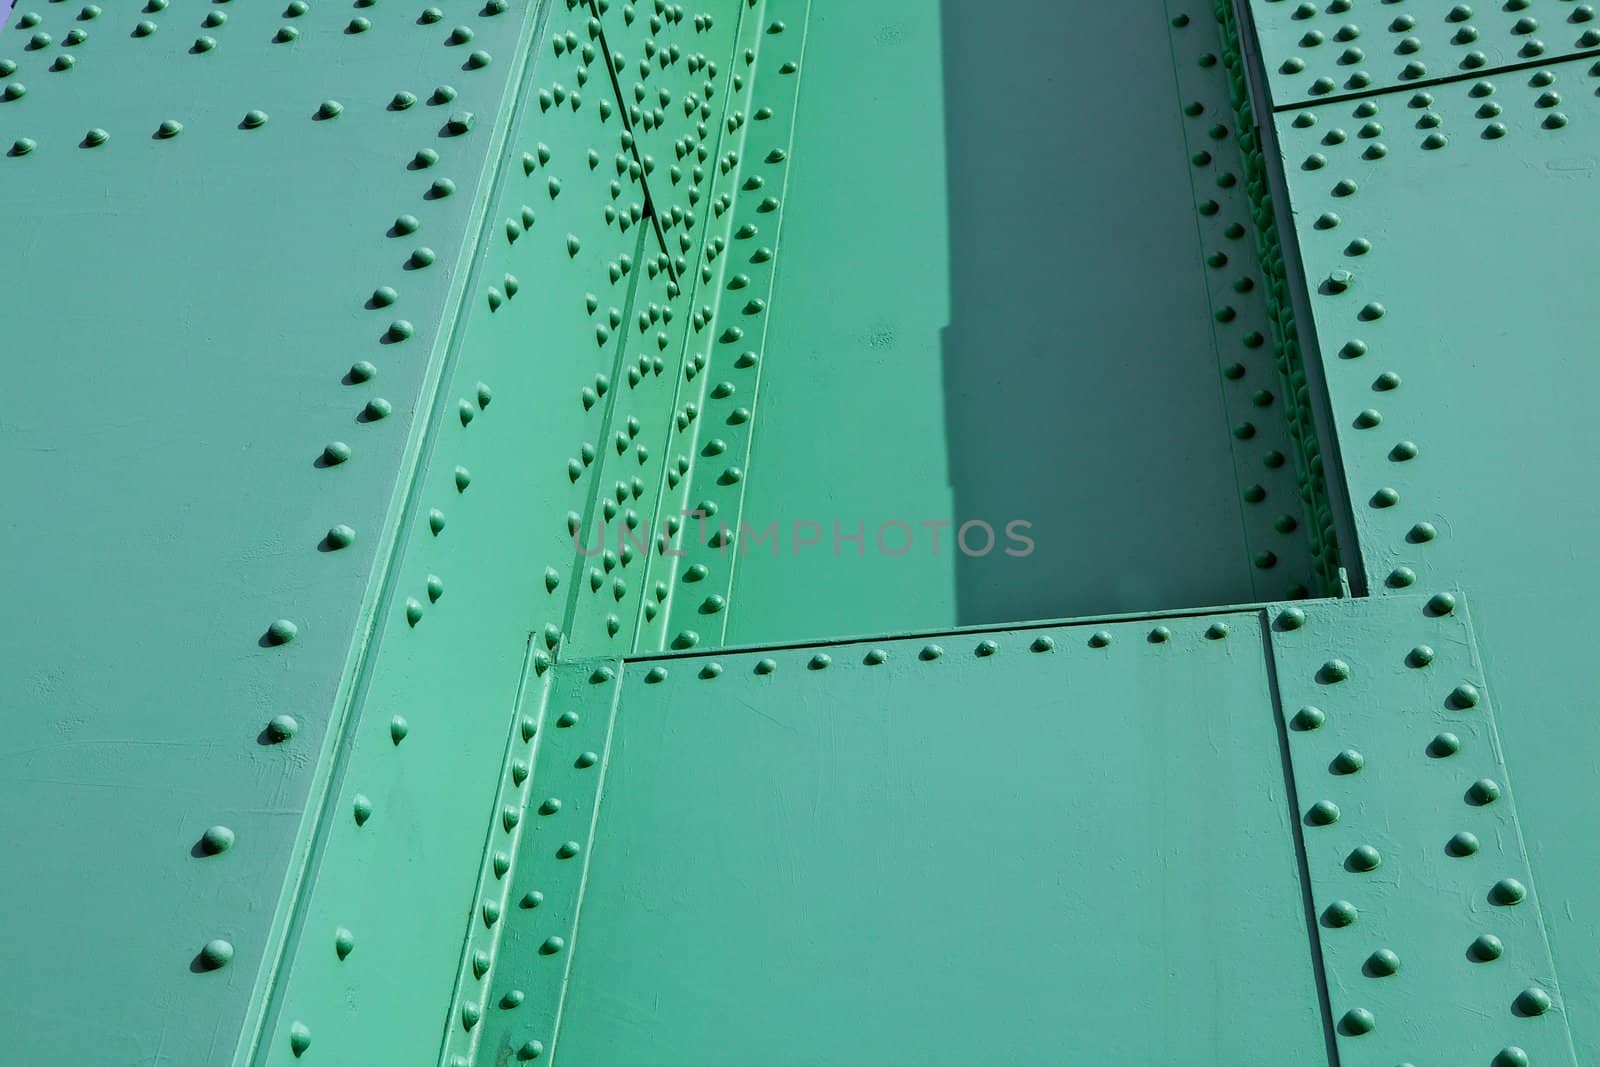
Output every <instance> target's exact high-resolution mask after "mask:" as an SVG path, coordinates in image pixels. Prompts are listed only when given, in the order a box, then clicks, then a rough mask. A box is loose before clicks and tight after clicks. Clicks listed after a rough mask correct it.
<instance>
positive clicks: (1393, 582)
mask: <svg viewBox="0 0 1600 1067" xmlns="http://www.w3.org/2000/svg"><path fill="white" fill-rule="evenodd" d="M1384 582H1385V584H1386V585H1388V586H1389V588H1391V589H1406V588H1409V587H1410V586H1413V585H1415V584H1416V583H1417V572H1416V571H1414V570H1412V569H1411V568H1410V567H1396V568H1395V569H1394V570H1392V571H1390V572H1389V577H1388V578H1386V579H1384Z"/></svg>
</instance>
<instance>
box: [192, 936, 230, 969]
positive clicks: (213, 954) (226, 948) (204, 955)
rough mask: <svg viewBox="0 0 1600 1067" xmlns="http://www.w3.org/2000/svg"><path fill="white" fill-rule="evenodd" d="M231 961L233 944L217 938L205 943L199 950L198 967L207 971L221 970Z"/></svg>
mask: <svg viewBox="0 0 1600 1067" xmlns="http://www.w3.org/2000/svg"><path fill="white" fill-rule="evenodd" d="M232 959H233V944H232V942H229V941H224V940H223V939H222V938H220V937H219V938H217V939H215V940H213V941H207V942H206V944H205V947H204V948H202V949H201V950H200V966H201V967H202V968H204V969H205V970H208V971H216V970H221V969H222V968H223V967H226V966H227V965H228V963H229V961H231V960H232Z"/></svg>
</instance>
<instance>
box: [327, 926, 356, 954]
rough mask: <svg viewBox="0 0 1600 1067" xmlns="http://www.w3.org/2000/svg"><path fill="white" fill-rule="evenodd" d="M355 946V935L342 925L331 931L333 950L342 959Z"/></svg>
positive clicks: (353, 949)
mask: <svg viewBox="0 0 1600 1067" xmlns="http://www.w3.org/2000/svg"><path fill="white" fill-rule="evenodd" d="M355 948H356V937H355V935H354V934H352V933H351V932H350V931H349V930H346V929H345V928H344V927H342V926H341V927H339V928H338V929H337V930H335V931H334V932H333V951H334V953H335V954H336V955H337V956H338V957H339V958H340V959H341V960H342V959H345V958H346V957H347V956H349V955H350V953H352V952H354V951H355Z"/></svg>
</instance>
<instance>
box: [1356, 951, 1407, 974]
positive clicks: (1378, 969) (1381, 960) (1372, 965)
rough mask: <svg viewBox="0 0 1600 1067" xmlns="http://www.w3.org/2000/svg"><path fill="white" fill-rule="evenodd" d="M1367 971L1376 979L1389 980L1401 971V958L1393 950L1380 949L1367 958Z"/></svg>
mask: <svg viewBox="0 0 1600 1067" xmlns="http://www.w3.org/2000/svg"><path fill="white" fill-rule="evenodd" d="M1365 969H1366V972H1367V973H1368V974H1369V975H1371V976H1372V977H1374V978H1387V977H1389V976H1390V975H1392V974H1394V973H1395V972H1396V971H1398V970H1399V969H1400V957H1399V956H1398V955H1397V954H1396V953H1395V952H1394V950H1392V949H1387V948H1380V949H1379V950H1378V951H1376V952H1374V953H1373V954H1372V955H1370V956H1368V957H1367V965H1366V968H1365Z"/></svg>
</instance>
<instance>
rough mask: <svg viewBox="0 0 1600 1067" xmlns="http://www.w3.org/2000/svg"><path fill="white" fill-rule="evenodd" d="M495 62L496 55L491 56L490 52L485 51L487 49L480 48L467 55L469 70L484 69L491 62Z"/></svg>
mask: <svg viewBox="0 0 1600 1067" xmlns="http://www.w3.org/2000/svg"><path fill="white" fill-rule="evenodd" d="M493 62H494V57H493V56H491V55H490V54H489V53H488V52H485V51H483V50H481V49H480V50H478V51H475V52H473V53H472V54H471V55H469V56H467V69H468V70H482V69H483V68H484V67H487V66H488V65H489V64H490V63H493Z"/></svg>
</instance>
